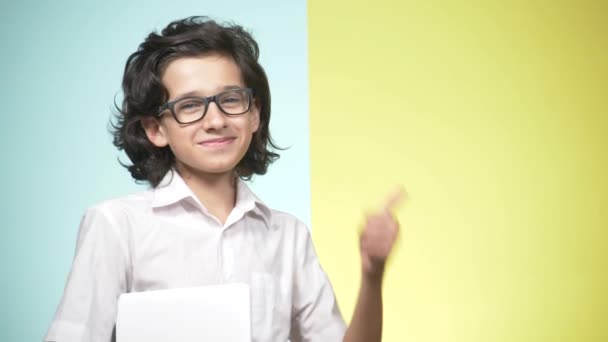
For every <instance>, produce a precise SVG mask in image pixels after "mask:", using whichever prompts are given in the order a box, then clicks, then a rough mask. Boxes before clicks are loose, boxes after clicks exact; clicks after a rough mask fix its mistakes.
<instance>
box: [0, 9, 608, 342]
mask: <svg viewBox="0 0 608 342" xmlns="http://www.w3.org/2000/svg"><path fill="white" fill-rule="evenodd" d="M194 14H206V15H210V16H212V17H214V18H217V19H220V20H231V21H234V22H237V23H240V24H242V25H244V26H246V27H248V28H249V29H250V30H251V31H252V32H253V34H254V36H255V37H256V38H257V39H258V42H259V43H260V46H261V51H262V56H261V59H262V63H263V65H264V66H265V68H266V70H267V73H268V75H269V78H270V82H271V90H272V95H273V111H272V120H271V131H272V133H273V135H274V137H275V138H276V140H277V142H278V143H279V144H280V145H282V146H286V147H290V149H289V150H287V151H285V152H283V153H282V158H281V159H280V160H279V161H278V162H277V163H276V164H275V165H273V166H271V168H270V172H269V173H268V174H267V175H266V176H263V177H257V178H255V180H254V182H253V185H252V186H253V188H254V190H255V191H257V192H258V194H259V195H260V197H262V198H263V199H264V200H265V201H266V202H267V203H268V204H269V205H271V206H273V207H275V208H277V209H281V210H285V211H288V212H291V213H293V214H295V215H297V216H299V217H300V218H301V219H303V220H304V221H305V222H306V223H308V224H309V225H310V227H311V229H312V230H313V238H314V241H315V244H316V247H317V250H318V253H319V256H320V258H321V262H322V264H323V265H324V268H325V270H326V271H327V273H328V274H329V276H330V278H331V280H332V282H333V285H334V288H335V291H336V293H337V295H338V299H339V302H340V305H341V308H342V311H343V314H344V316H345V318H346V319H347V320H349V319H350V316H351V314H352V311H353V308H354V303H355V299H356V295H357V291H358V281H359V272H360V271H359V268H360V265H359V255H358V249H357V232H358V230H359V228H360V225H361V223H362V222H363V217H364V214H365V212H369V211H373V210H376V209H377V208H378V207H379V206H380V205H381V204H382V202H383V199H384V196H385V195H386V194H387V193H389V192H390V191H391V189H392V188H393V186H394V185H395V184H403V185H404V186H405V187H406V188H407V190H408V192H409V194H410V197H409V200H408V201H407V203H405V205H403V206H402V207H401V208H400V209H399V210H398V212H397V216H398V218H399V219H400V221H401V222H402V226H403V231H402V235H401V239H400V241H399V244H398V246H397V250H396V252H395V254H394V256H393V258H392V260H391V262H390V267H389V269H388V274H387V277H386V282H385V287H384V289H385V297H384V298H385V334H384V340H385V341H395V342H397V341H420V342H421V341H429V342H430V341H437V342H439V341H441V342H443V341H462V342H464V341H467V342H468V341H530V342H532V341H572V342H574V341H577V342H578V341H590V342H591V341H593V342H596V341H597V342H600V341H607V340H608V328H606V322H608V294H607V292H608V252H607V251H606V244H607V243H608V232H607V229H608V179H607V178H608V96H607V95H608V81H607V80H608V39H607V38H606V37H607V36H608V5H607V3H606V2H605V1H601V0H597V1H574V0H564V1H560V0H557V1H466V2H456V1H449V0H434V1H389V0H378V1H371V2H370V1H344V0H334V1H322V0H309V1H308V2H305V1H302V0H294V1H279V0H264V1H256V2H252V1H245V0H234V1H230V2H218V1H176V2H169V1H158V0H149V1H129V2H122V1H105V2H99V1H97V2H87V1H53V2H50V1H49V2H43V1H19V2H17V1H12V2H7V1H3V2H2V4H1V11H0V49H1V52H2V53H1V55H0V99H1V100H2V101H1V102H0V104H1V114H0V117H1V118H2V120H0V146H1V148H2V157H1V159H2V167H1V168H0V180H1V181H2V184H1V187H0V189H1V192H0V210H1V217H0V218H1V221H0V228H1V233H2V234H1V236H0V258H1V260H2V269H1V270H2V278H1V279H2V281H1V284H0V296H1V297H0V298H1V302H0V306H1V315H2V316H1V317H0V328H1V330H0V340H1V341H38V340H40V339H41V338H42V336H43V334H44V333H45V331H46V328H47V327H48V324H49V323H50V320H51V318H52V315H53V313H54V311H55V308H56V305H57V304H58V301H59V298H60V296H61V293H62V291H63V286H64V283H65V280H66V276H67V273H68V271H69V267H70V263H71V259H72V257H73V253H74V244H75V241H76V232H77V228H78V222H79V220H80V217H81V215H82V213H83V211H84V210H85V208H86V207H88V206H90V205H93V204H95V203H96V202H99V201H101V200H103V199H107V198H111V197H116V196H120V195H124V194H127V193H130V192H133V191H139V190H142V189H143V188H144V187H143V186H138V185H135V184H134V183H133V182H132V181H131V179H130V177H129V174H128V173H127V172H126V171H125V170H124V169H123V168H122V167H120V166H119V164H118V162H117V158H122V159H123V160H126V159H125V157H124V156H122V155H121V154H119V153H118V152H117V151H115V149H114V148H113V146H112V144H111V136H110V135H109V133H108V130H107V127H108V120H109V119H110V116H111V113H112V110H113V109H112V108H113V100H114V98H115V97H116V96H117V95H118V94H119V90H120V79H121V75H122V69H123V66H124V62H125V60H126V58H127V56H128V55H129V54H130V53H131V52H133V51H134V50H135V48H136V47H137V44H139V43H140V42H141V41H142V40H143V38H144V37H145V35H146V34H147V33H148V32H150V31H151V30H153V29H159V28H161V27H163V26H164V25H166V24H167V23H168V22H169V21H171V20H173V19H177V18H182V17H185V16H189V15H194Z"/></svg>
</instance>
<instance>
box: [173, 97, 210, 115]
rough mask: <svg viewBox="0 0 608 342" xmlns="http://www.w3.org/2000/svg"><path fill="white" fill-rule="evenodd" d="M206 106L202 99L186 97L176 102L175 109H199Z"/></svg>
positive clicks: (180, 110) (188, 110) (179, 110)
mask: <svg viewBox="0 0 608 342" xmlns="http://www.w3.org/2000/svg"><path fill="white" fill-rule="evenodd" d="M204 106H205V103H204V102H203V101H201V100H200V99H184V100H182V101H179V102H177V103H176V104H175V110H176V111H178V112H182V111H186V112H190V111H197V110H199V109H201V108H203V107H204Z"/></svg>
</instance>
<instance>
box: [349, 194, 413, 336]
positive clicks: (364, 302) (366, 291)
mask: <svg viewBox="0 0 608 342" xmlns="http://www.w3.org/2000/svg"><path fill="white" fill-rule="evenodd" d="M401 197H403V192H402V191H401V190H400V191H398V192H397V193H395V195H393V196H392V197H391V199H390V200H389V201H388V203H387V205H386V206H385V208H384V211H383V212H382V213H381V214H378V215H373V216H370V217H369V218H368V219H367V222H366V224H365V228H364V230H363V232H362V233H361V238H360V247H359V248H360V253H361V266H362V272H361V273H362V275H361V287H360V289H359V297H358V299H357V305H356V307H355V312H354V313H353V318H352V320H351V322H350V325H349V326H348V329H347V330H346V334H345V336H344V341H345V342H358V341H361V342H363V341H365V342H375V341H377V342H380V341H381V340H382V278H383V276H384V266H385V264H386V259H387V258H388V257H389V255H390V253H391V251H392V248H393V246H394V244H395V241H396V240H397V235H398V233H399V223H398V222H397V221H396V220H395V218H394V217H393V216H392V215H391V212H390V210H391V209H392V208H393V207H394V206H395V205H396V204H397V203H398V202H399V201H400V199H401Z"/></svg>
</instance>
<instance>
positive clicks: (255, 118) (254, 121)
mask: <svg viewBox="0 0 608 342" xmlns="http://www.w3.org/2000/svg"><path fill="white" fill-rule="evenodd" d="M260 110H261V105H260V102H259V101H258V100H257V99H256V100H254V102H253V110H252V111H251V131H252V132H254V133H255V132H257V131H258V129H259V128H260Z"/></svg>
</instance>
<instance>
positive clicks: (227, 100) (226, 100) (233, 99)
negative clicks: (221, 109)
mask: <svg viewBox="0 0 608 342" xmlns="http://www.w3.org/2000/svg"><path fill="white" fill-rule="evenodd" d="M240 101H241V98H240V97H236V96H228V97H225V98H223V99H222V103H236V102H240Z"/></svg>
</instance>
